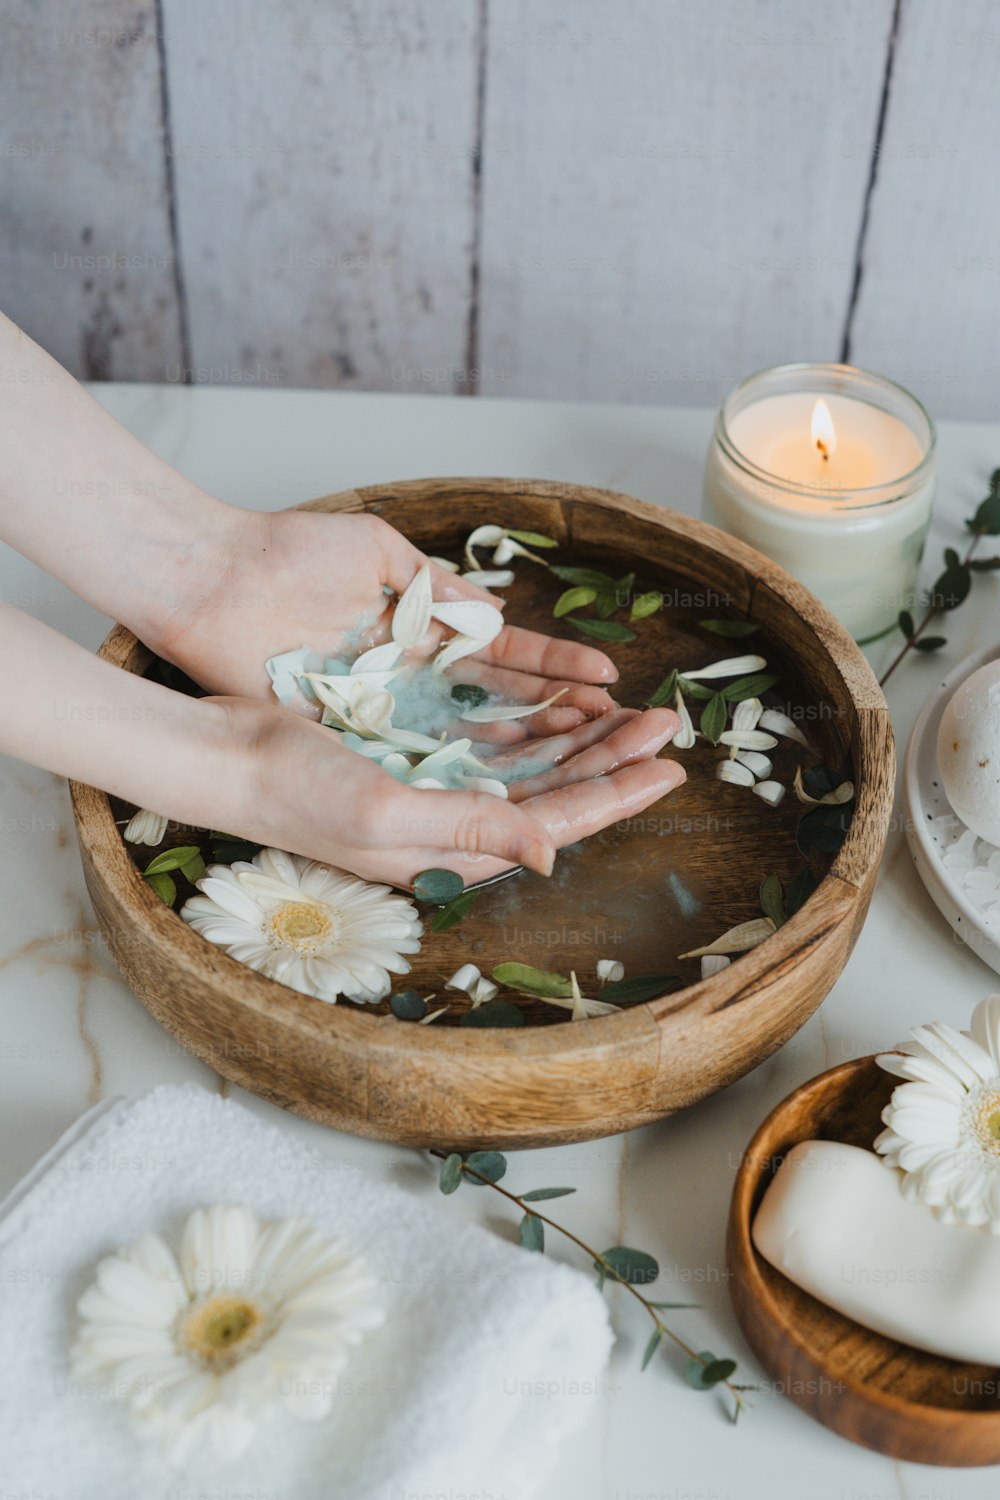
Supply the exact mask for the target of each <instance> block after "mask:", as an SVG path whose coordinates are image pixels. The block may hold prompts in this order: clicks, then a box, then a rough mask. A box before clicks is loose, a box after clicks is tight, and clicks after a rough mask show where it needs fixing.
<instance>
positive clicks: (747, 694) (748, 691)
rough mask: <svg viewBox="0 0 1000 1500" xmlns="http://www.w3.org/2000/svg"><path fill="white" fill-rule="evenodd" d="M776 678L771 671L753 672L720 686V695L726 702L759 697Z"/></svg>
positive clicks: (738, 701)
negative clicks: (748, 675) (726, 685)
mask: <svg viewBox="0 0 1000 1500" xmlns="http://www.w3.org/2000/svg"><path fill="white" fill-rule="evenodd" d="M777 680H778V679H777V676H776V675H775V673H773V672H755V673H754V674H753V676H752V677H741V678H739V680H738V681H737V682H731V683H730V684H729V686H728V687H724V688H722V689H721V692H722V696H723V698H725V700H726V702H727V703H744V702H746V700H747V698H759V697H760V696H761V695H762V694H763V693H766V692H767V690H768V688H773V687H774V684H775V683H776V682H777Z"/></svg>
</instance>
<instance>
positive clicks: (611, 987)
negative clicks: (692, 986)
mask: <svg viewBox="0 0 1000 1500" xmlns="http://www.w3.org/2000/svg"><path fill="white" fill-rule="evenodd" d="M680 982H681V979H680V975H679V974H634V975H633V976H632V977H631V978H630V979H616V980H614V982H613V983H611V984H606V985H605V986H604V988H603V989H602V990H601V999H602V1000H607V1001H608V1002H609V1003H610V1004H612V1005H641V1004H643V1002H644V1001H646V1000H658V999H659V997H660V996H661V995H666V994H668V993H669V991H670V990H675V989H676V988H677V986H678V985H679V984H680Z"/></svg>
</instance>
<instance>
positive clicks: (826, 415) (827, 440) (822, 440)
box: [812, 397, 837, 459]
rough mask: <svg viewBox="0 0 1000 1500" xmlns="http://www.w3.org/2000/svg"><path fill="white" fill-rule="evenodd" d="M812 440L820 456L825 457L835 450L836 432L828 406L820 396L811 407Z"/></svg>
mask: <svg viewBox="0 0 1000 1500" xmlns="http://www.w3.org/2000/svg"><path fill="white" fill-rule="evenodd" d="M812 440H813V445H814V447H816V448H817V449H818V450H819V452H820V454H821V455H822V457H823V458H824V459H827V458H829V457H830V454H831V453H833V452H835V451H836V447H837V433H836V429H835V428H834V425H833V418H832V417H831V415H830V408H829V407H828V406H827V404H826V402H825V401H824V400H823V399H822V397H821V398H820V400H819V401H817V402H816V405H815V406H814V407H813V414H812Z"/></svg>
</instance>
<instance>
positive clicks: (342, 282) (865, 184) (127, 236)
mask: <svg viewBox="0 0 1000 1500" xmlns="http://www.w3.org/2000/svg"><path fill="white" fill-rule="evenodd" d="M0 24H2V37H0V40H2V46H0V97H2V98H3V100H4V110H3V116H2V122H0V278H2V280H0V285H2V293H0V296H2V304H3V306H4V307H5V309H6V310H7V311H9V312H10V313H11V314H12V315H13V316H15V317H16V318H18V319H19V321H21V322H22V323H23V324H24V325H25V327H26V328H27V329H28V331H29V332H31V333H32V334H33V335H34V336H35V337H36V338H38V339H39V340H40V341H41V342H42V343H44V344H45V345H46V346H47V347H48V348H50V349H52V351H53V352H54V353H55V354H56V355H57V356H58V357H59V358H60V359H62V360H63V361H64V362H65V363H66V364H67V365H69V367H70V368H71V369H72V370H74V371H75V372H76V373H77V374H79V375H82V376H87V377H90V378H94V379H119V380H166V381H196V382H197V381H213V382H214V381H218V382H223V383H233V384H246V383H252V384H272V385H285V386H293V385H305V386H343V387H349V388H356V389H372V390H389V391H425V392H449V391H458V392H462V393H466V394H469V395H476V394H480V393H482V394H486V395H498V396H499V395H503V396H548V397H566V398H584V399H595V400H612V401H623V402H632V401H649V402H674V403H679V404H695V405H709V404H714V403H716V402H717V401H718V400H719V399H720V397H721V396H722V395H723V394H724V392H725V391H726V390H727V389H728V388H729V386H730V385H732V384H733V382H734V381H735V380H737V379H739V378H740V377H741V376H743V375H745V374H747V373H748V372H749V371H751V370H753V369H756V368H759V367H761V366H763V365H766V364H770V363H775V362H777V361H782V360H787V359H800V358H801V359H810V358H826V359H837V358H841V357H850V358H852V359H854V360H856V361H857V362H859V363H863V364H867V365H870V366H871V367H873V368H876V369H882V370H884V371H885V372H886V373H888V374H892V375H894V376H896V378H898V379H902V380H903V381H904V383H908V384H910V385H911V386H912V387H913V388H914V389H915V390H916V391H917V392H918V393H919V394H920V395H921V396H923V398H924V399H925V400H926V402H927V403H928V405H929V406H930V407H931V409H932V410H933V411H934V412H935V413H936V414H937V415H938V416H968V417H993V416H995V415H996V407H997V402H996V398H995V395H994V391H995V389H996V388H997V375H998V374H1000V352H998V351H1000V340H998V339H997V336H996V333H995V328H994V320H993V318H992V317H991V310H992V307H993V304H994V302H995V300H996V297H997V294H998V291H1000V202H998V199H1000V176H998V173H997V171H996V169H995V163H996V160H997V156H998V153H1000V116H998V115H997V113H996V108H995V105H994V99H993V96H994V92H995V89H994V75H995V72H996V66H997V64H998V62H1000V16H998V15H997V12H996V7H995V5H994V4H992V3H991V0H949V4H948V5H947V6H945V5H943V4H941V3H939V0H838V3H837V4H836V5H830V4H829V3H828V0H713V3H712V4H711V5H691V4H690V3H689V0H617V3H616V4H615V5H614V6H609V5H607V4H606V3H605V0H367V3H361V0H357V3H350V0H283V3H282V4H281V5H275V4H273V0H225V4H213V5H209V4H206V3H205V0H128V3H126V0H5V4H4V7H3V12H2V18H0Z"/></svg>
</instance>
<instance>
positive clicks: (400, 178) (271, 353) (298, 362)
mask: <svg viewBox="0 0 1000 1500" xmlns="http://www.w3.org/2000/svg"><path fill="white" fill-rule="evenodd" d="M164 20H165V31H166V46H167V59H168V66H169V73H170V91H171V99H172V101H173V118H174V147H175V152H176V156H175V168H174V170H175V176H176V190H177V212H178V221H179V226H180V237H181V243H182V246H183V253H184V261H185V273H186V283H187V286H188V292H189V298H190V309H191V328H192V351H193V362H194V367H195V378H196V379H197V380H210V381H217V382H222V383H224V384H265V385H284V386H294V385H305V386H316V385H319V386H329V385H335V386H342V387H347V388H351V387H356V388H359V389H376V390H387V391H389V390H391V391H425V392H426V391H446V392H451V391H454V390H456V389H464V388H465V385H466V383H467V379H466V375H467V372H466V365H467V358H466V356H467V334H468V311H469V287H470V277H471V243H472V236H473V229H472V225H473V175H474V173H473V166H474V161H475V154H476V138H475V120H476V109H475V95H476V89H475V80H476V76H477V65H478V36H479V32H478V25H477V12H476V8H475V7H474V6H472V5H470V4H467V3H466V0H436V3H434V4H429V3H423V0H422V3H420V4H413V3H410V4H404V3H400V0H371V3H367V4H364V5H362V4H357V5H355V4H345V3H339V4H335V5H318V4H316V3H313V0H293V3H289V4H283V5H281V6H275V5H272V4H269V3H268V0H232V3H230V4H227V5H225V6H212V7H208V8H206V7H205V5H204V4H203V3H201V0H164Z"/></svg>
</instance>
